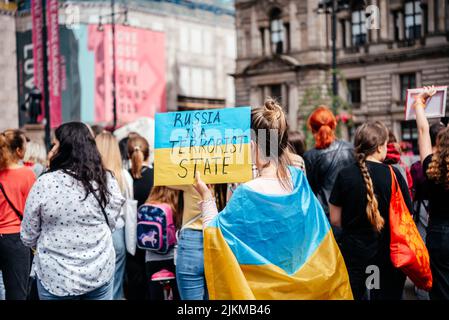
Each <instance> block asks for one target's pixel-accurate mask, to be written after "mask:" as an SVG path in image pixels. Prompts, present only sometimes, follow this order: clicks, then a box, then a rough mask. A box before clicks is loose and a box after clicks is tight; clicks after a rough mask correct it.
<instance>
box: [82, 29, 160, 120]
mask: <svg viewBox="0 0 449 320" xmlns="http://www.w3.org/2000/svg"><path fill="white" fill-rule="evenodd" d="M88 46H89V50H90V51H93V52H94V53H95V121H96V122H107V123H111V122H112V120H113V96H112V70H113V68H112V61H113V60H112V56H113V54H112V31H111V25H104V28H103V31H99V30H98V27H97V25H90V26H89V44H88ZM115 73H116V77H115V79H116V104H117V123H118V124H119V125H121V124H126V123H129V122H132V121H134V120H136V119H138V118H140V117H151V118H154V114H155V113H156V112H162V111H166V97H165V91H166V83H165V35H164V33H162V32H157V31H152V30H146V29H138V28H133V27H127V26H121V25H117V26H116V27H115Z"/></svg>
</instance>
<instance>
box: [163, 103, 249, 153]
mask: <svg viewBox="0 0 449 320" xmlns="http://www.w3.org/2000/svg"><path fill="white" fill-rule="evenodd" d="M250 121H251V107H238V108H225V109H209V110H197V111H182V112H169V113H157V114H156V117H155V122H156V123H155V136H154V140H155V148H156V149H159V148H177V147H190V146H204V145H206V146H208V145H211V144H213V145H222V144H245V143H249V141H250V139H251V131H250Z"/></svg>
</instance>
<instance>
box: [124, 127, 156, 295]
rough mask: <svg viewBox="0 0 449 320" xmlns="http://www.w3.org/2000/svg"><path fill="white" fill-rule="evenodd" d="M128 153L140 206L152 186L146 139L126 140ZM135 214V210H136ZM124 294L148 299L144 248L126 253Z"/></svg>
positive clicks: (135, 136)
mask: <svg viewBox="0 0 449 320" xmlns="http://www.w3.org/2000/svg"><path fill="white" fill-rule="evenodd" d="M128 155H129V159H131V169H130V170H129V172H130V173H131V176H132V178H133V189H134V199H135V200H137V207H140V206H141V205H142V204H144V203H145V201H146V200H147V199H148V197H149V195H150V192H151V189H152V188H153V169H152V168H150V167H148V165H146V164H147V163H148V159H149V157H150V146H149V144H148V141H147V140H146V139H145V138H143V137H141V136H138V135H135V134H134V135H133V136H131V137H130V138H129V140H128ZM136 214H137V212H136ZM126 259H127V261H126V277H125V284H124V289H125V296H126V298H127V299H128V300H143V299H148V298H149V297H148V286H147V284H148V279H147V277H146V272H145V250H142V249H139V248H136V254H135V255H134V256H132V255H130V254H129V253H128V254H127V258H126Z"/></svg>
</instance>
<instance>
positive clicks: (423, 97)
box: [413, 86, 437, 108]
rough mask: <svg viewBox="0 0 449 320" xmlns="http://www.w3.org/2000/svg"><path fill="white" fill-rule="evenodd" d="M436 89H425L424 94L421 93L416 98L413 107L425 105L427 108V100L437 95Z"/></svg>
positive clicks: (433, 87) (432, 87) (431, 87)
mask: <svg viewBox="0 0 449 320" xmlns="http://www.w3.org/2000/svg"><path fill="white" fill-rule="evenodd" d="M436 92H437V91H436V89H435V86H430V87H424V88H423V90H422V92H421V93H419V94H418V95H417V96H416V97H415V102H414V103H413V106H414V107H415V108H416V107H417V106H418V105H420V104H421V105H423V107H424V108H425V107H426V104H427V102H428V101H427V99H428V98H431V97H432V96H433V95H434V94H435V93H436Z"/></svg>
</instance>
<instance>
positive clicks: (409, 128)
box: [401, 121, 419, 154]
mask: <svg viewBox="0 0 449 320" xmlns="http://www.w3.org/2000/svg"><path fill="white" fill-rule="evenodd" d="M401 135H402V136H401V140H402V141H404V142H408V143H410V144H411V145H412V149H413V153H414V154H419V150H418V129H417V127H416V122H415V121H402V122H401Z"/></svg>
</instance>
